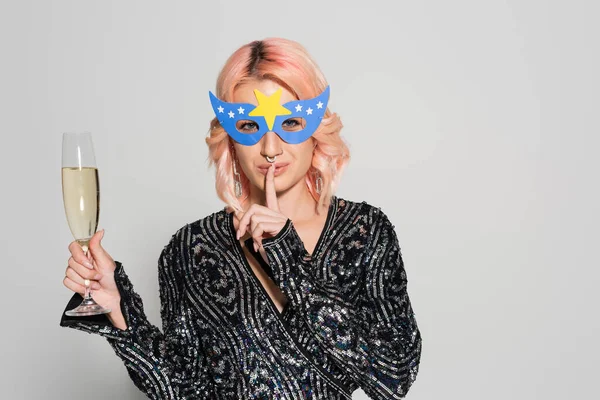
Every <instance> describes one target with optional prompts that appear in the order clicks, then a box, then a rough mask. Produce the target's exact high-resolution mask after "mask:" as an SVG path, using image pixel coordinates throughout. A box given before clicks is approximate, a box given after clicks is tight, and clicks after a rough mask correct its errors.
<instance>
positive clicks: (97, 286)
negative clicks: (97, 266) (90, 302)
mask: <svg viewBox="0 0 600 400" xmlns="http://www.w3.org/2000/svg"><path fill="white" fill-rule="evenodd" d="M100 287H101V286H100V284H99V283H98V282H94V283H92V289H96V290H99V289H100Z"/></svg>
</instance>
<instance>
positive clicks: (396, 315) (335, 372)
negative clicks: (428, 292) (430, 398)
mask: <svg viewBox="0 0 600 400" xmlns="http://www.w3.org/2000/svg"><path fill="white" fill-rule="evenodd" d="M263 247H264V248H265V251H266V253H267V259H268V260H267V261H268V263H266V262H265V261H264V260H262V257H261V256H260V255H259V254H258V253H255V252H253V251H252V254H253V255H254V256H255V257H257V258H260V259H259V261H260V262H261V265H263V266H264V269H265V272H267V273H268V274H269V276H270V277H271V279H272V280H273V281H274V282H275V283H276V284H277V285H278V286H279V287H280V289H281V290H282V292H283V293H284V294H285V295H286V297H287V298H288V302H287V304H286V306H285V308H284V309H283V311H282V312H281V313H280V312H279V311H278V309H277V307H276V306H275V304H274V303H273V301H272V300H271V298H270V297H269V296H268V294H267V292H266V290H265V289H264V287H263V286H262V285H261V283H260V281H259V280H258V278H257V277H256V275H254V272H253V271H252V268H251V267H250V265H249V263H248V261H247V260H246V258H245V255H244V253H243V249H242V246H241V245H240V243H239V242H238V241H237V240H236V238H235V228H234V226H233V214H232V213H227V212H226V211H225V210H224V209H223V210H221V211H218V212H216V213H213V214H211V215H209V216H207V217H205V218H202V219H200V220H198V221H195V222H193V223H190V224H187V225H186V226H184V227H182V228H181V229H179V230H178V231H177V232H176V233H175V234H174V235H173V236H172V237H171V240H170V241H169V243H168V244H167V245H166V246H165V247H164V249H163V250H162V252H161V255H160V257H159V262H158V278H159V288H160V300H161V310H160V311H161V320H162V332H161V330H159V328H158V327H156V326H154V325H153V324H151V323H150V322H149V321H148V319H147V317H146V315H145V313H144V307H143V303H142V299H141V298H140V296H139V295H138V294H137V293H136V292H135V290H134V287H133V285H132V283H131V282H130V280H129V278H128V276H127V274H126V272H125V269H124V267H123V264H121V263H120V262H117V269H116V270H115V280H116V282H117V286H118V288H119V291H120V293H121V310H122V312H123V315H124V317H125V320H126V322H127V329H126V330H121V329H118V328H115V327H113V326H112V324H111V323H110V322H109V320H108V318H107V317H106V316H104V315H101V316H93V317H68V316H66V315H64V313H63V315H62V317H61V321H60V325H61V326H64V327H70V328H74V329H78V330H81V331H85V332H88V333H91V334H97V335H100V336H103V337H104V338H106V340H107V341H108V343H109V344H110V345H111V346H112V348H113V350H114V351H115V353H116V355H117V356H118V357H120V358H121V359H122V361H123V362H124V364H125V367H126V369H127V371H128V373H129V376H130V377H131V379H132V381H133V383H134V384H135V385H136V386H137V387H138V388H139V389H140V390H141V391H142V392H144V393H145V394H146V395H147V396H148V397H149V398H151V399H232V400H233V399H235V400H239V399H294V400H296V399H327V400H330V399H333V400H336V399H351V394H352V392H353V391H355V390H356V389H357V388H359V387H360V388H361V389H362V390H363V391H364V392H365V393H366V394H367V395H368V396H369V398H371V399H401V398H404V397H405V396H406V394H407V392H408V390H409V388H410V387H411V385H412V384H413V382H414V381H415V379H416V377H417V373H418V369H419V362H420V355H421V346H422V340H421V335H420V332H419V329H418V327H417V323H416V319H415V314H414V312H413V309H412V306H411V303H410V300H409V297H408V292H407V277H406V271H405V269H404V264H403V261H402V256H401V251H400V246H399V242H398V238H397V236H396V233H395V229H394V225H393V224H392V223H391V222H390V220H389V218H388V217H387V215H386V214H384V213H383V211H382V210H381V209H380V208H378V207H375V206H372V205H370V204H368V203H366V202H360V203H359V202H352V201H349V200H345V199H342V198H339V197H337V196H333V197H332V202H331V205H330V206H329V210H328V214H327V220H326V224H325V228H324V229H323V232H322V234H321V236H320V238H319V241H318V242H317V245H316V247H315V249H314V251H313V254H312V255H311V254H309V253H308V252H307V251H306V249H305V248H304V244H303V243H302V240H301V239H300V236H299V235H298V233H297V232H296V230H295V228H294V225H293V223H292V221H291V220H288V221H287V222H286V225H285V226H284V227H283V229H282V230H281V231H280V232H279V233H278V234H277V235H276V236H274V237H271V238H268V239H264V240H263ZM250 248H251V246H250ZM80 301H81V296H80V295H79V294H75V295H74V296H73V297H72V298H71V300H70V302H69V304H68V305H67V307H66V308H65V310H66V309H71V308H74V307H75V306H76V305H77V304H78V303H79V302H80Z"/></svg>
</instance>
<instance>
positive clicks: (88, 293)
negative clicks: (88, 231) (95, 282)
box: [81, 245, 93, 301]
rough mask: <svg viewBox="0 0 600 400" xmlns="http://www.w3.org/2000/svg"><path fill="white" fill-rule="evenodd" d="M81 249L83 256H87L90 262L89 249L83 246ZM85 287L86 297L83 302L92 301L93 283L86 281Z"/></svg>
mask: <svg viewBox="0 0 600 400" xmlns="http://www.w3.org/2000/svg"><path fill="white" fill-rule="evenodd" d="M81 247H82V248H83V254H85V258H87V259H88V260H89V257H88V250H89V249H88V247H87V246H85V245H84V246H81ZM84 285H85V295H84V296H83V301H90V300H92V288H91V286H92V283H91V282H90V280H89V279H85V280H84ZM92 301H93V300H92Z"/></svg>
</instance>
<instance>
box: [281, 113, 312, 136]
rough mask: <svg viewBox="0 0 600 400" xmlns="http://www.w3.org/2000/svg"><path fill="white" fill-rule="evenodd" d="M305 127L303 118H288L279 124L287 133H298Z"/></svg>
mask: <svg viewBox="0 0 600 400" xmlns="http://www.w3.org/2000/svg"><path fill="white" fill-rule="evenodd" d="M305 126H306V121H304V118H300V117H297V118H288V119H286V120H285V121H283V122H282V123H281V128H282V129H283V130H284V131H288V132H293V131H300V130H302V129H304V127H305Z"/></svg>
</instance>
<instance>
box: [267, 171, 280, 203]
mask: <svg viewBox="0 0 600 400" xmlns="http://www.w3.org/2000/svg"><path fill="white" fill-rule="evenodd" d="M265 197H266V198H267V207H268V208H270V209H271V210H275V211H279V203H278V202H277V191H276V190H275V164H271V166H269V169H268V170H267V175H266V176H265Z"/></svg>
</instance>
